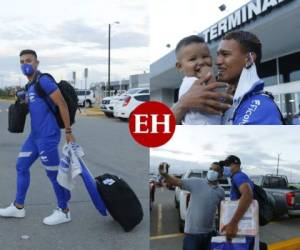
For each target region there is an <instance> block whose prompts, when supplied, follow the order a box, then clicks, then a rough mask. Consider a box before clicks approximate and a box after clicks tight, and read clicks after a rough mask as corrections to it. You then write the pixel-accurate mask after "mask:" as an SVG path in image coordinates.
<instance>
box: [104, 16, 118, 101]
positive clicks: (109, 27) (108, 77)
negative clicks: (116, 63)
mask: <svg viewBox="0 0 300 250" xmlns="http://www.w3.org/2000/svg"><path fill="white" fill-rule="evenodd" d="M113 24H120V22H119V21H116V22H113V23H109V24H108V75H107V90H108V96H110V36H111V26H112V25H113Z"/></svg>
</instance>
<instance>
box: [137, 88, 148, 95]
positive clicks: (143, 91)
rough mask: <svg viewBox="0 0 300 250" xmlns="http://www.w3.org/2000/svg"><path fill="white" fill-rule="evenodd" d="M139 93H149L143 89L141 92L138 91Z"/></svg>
mask: <svg viewBox="0 0 300 250" xmlns="http://www.w3.org/2000/svg"><path fill="white" fill-rule="evenodd" d="M139 93H141V94H143V93H149V89H144V90H142V91H140V92H139Z"/></svg>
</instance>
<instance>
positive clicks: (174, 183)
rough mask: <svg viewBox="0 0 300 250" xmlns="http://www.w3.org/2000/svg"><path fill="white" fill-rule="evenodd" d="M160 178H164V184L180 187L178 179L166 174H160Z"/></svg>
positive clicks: (180, 183)
mask: <svg viewBox="0 0 300 250" xmlns="http://www.w3.org/2000/svg"><path fill="white" fill-rule="evenodd" d="M161 176H162V177H164V178H165V182H166V183H167V184H169V185H171V186H176V187H181V185H182V182H181V180H180V179H179V178H177V177H175V176H173V175H169V174H167V173H164V174H161Z"/></svg>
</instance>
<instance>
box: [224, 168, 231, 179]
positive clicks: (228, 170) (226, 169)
mask: <svg viewBox="0 0 300 250" xmlns="http://www.w3.org/2000/svg"><path fill="white" fill-rule="evenodd" d="M230 169H231V168H230V167H224V170H223V175H224V176H225V177H230V176H231V170H230Z"/></svg>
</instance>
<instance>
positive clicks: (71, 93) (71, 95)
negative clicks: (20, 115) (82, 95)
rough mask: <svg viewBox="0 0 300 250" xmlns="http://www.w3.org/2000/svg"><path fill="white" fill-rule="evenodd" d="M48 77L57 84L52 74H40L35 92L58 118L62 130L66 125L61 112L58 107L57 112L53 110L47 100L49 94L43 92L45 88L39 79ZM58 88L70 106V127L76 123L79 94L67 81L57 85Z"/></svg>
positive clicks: (36, 81)
mask: <svg viewBox="0 0 300 250" xmlns="http://www.w3.org/2000/svg"><path fill="white" fill-rule="evenodd" d="M45 75H46V76H48V77H51V78H52V79H53V81H54V82H55V83H56V81H55V79H54V78H53V76H51V75H50V74H47V73H42V74H38V75H37V79H36V80H35V83H34V84H35V86H34V87H35V90H36V92H37V93H38V95H39V96H40V97H42V98H43V99H44V100H45V102H46V104H47V106H48V108H49V110H50V111H51V112H52V113H53V114H54V116H55V117H56V120H57V123H58V125H59V127H60V128H64V127H65V125H64V123H63V120H62V118H61V116H60V113H59V110H58V108H57V107H56V110H53V108H52V106H51V105H50V103H49V101H48V100H47V94H46V93H45V91H44V90H43V88H42V87H41V84H40V82H39V79H40V78H41V77H42V76H45ZM57 86H58V88H59V90H60V92H61V94H62V96H63V98H64V99H65V101H66V103H67V105H68V110H69V116H70V125H72V124H74V123H75V115H76V111H77V108H78V97H77V94H76V92H75V89H74V87H73V86H72V85H71V84H70V83H69V82H67V81H64V80H62V81H60V82H59V83H57Z"/></svg>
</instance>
